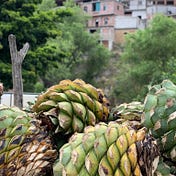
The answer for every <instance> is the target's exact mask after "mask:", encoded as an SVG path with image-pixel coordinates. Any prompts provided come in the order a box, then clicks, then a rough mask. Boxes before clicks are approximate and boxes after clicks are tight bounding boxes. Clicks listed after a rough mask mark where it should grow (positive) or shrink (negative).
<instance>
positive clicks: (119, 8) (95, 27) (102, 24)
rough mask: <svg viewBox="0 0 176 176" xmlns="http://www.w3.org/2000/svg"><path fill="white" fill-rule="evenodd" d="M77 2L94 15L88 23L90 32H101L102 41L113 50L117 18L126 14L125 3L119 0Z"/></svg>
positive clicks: (85, 0)
mask: <svg viewBox="0 0 176 176" xmlns="http://www.w3.org/2000/svg"><path fill="white" fill-rule="evenodd" d="M77 3H78V4H79V5H80V7H81V8H82V9H83V10H84V11H85V12H86V13H88V14H89V15H90V16H91V17H92V18H91V19H90V20H89V21H88V24H87V27H88V30H89V31H90V33H94V32H99V34H100V42H101V43H103V44H104V45H105V46H107V47H108V48H109V49H110V50H111V49H112V47H113V42H114V33H115V31H114V30H115V29H114V25H115V18H116V16H119V15H120V16H122V15H124V6H123V4H122V3H120V2H118V1H117V0H97V1H95V0H82V1H79V2H77Z"/></svg>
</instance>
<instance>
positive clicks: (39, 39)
mask: <svg viewBox="0 0 176 176" xmlns="http://www.w3.org/2000/svg"><path fill="white" fill-rule="evenodd" d="M45 2H46V1H44V2H43V3H44V4H45ZM53 2H54V0H53ZM40 3H41V0H29V1H22V0H16V1H11V0H7V1H2V2H1V4H0V11H1V14H0V39H1V44H0V58H1V59H0V63H1V64H10V63H11V59H10V52H9V44H8V36H9V34H11V33H12V34H14V35H15V36H16V38H17V46H18V49H21V48H22V46H23V44H24V43H26V42H28V43H29V44H30V51H29V52H28V53H27V56H26V57H25V59H24V62H23V65H22V67H23V80H24V91H29V90H30V91H32V90H33V86H32V85H33V84H35V82H36V81H37V79H36V78H37V77H38V72H39V73H42V74H43V73H45V72H46V71H47V70H46V69H43V68H46V66H47V65H48V62H50V56H51V54H52V53H50V52H48V49H46V50H45V48H47V47H48V46H47V45H46V42H47V40H48V38H55V37H57V36H59V35H60V32H59V30H58V29H57V28H56V25H55V24H56V23H58V22H60V21H61V18H60V17H63V16H65V15H70V12H68V11H67V12H66V10H62V11H59V10H58V9H57V8H54V9H49V8H48V10H46V11H44V10H43V9H42V7H43V6H44V5H42V4H40ZM51 4H53V3H51ZM37 5H40V8H41V10H40V8H39V7H38V6H37ZM45 45H46V46H45ZM49 51H50V50H49ZM41 52H42V54H41ZM43 55H44V56H45V57H43ZM48 55H49V56H48ZM43 58H44V59H45V60H43ZM48 58H49V59H48ZM8 66H9V65H8ZM4 69H5V71H4ZM9 69H10V67H8V68H7V67H3V71H1V70H2V69H1V70H0V75H1V78H0V79H1V81H2V82H3V83H4V86H5V87H6V88H7V89H9V88H12V81H11V80H12V77H11V75H9V74H8V70H9ZM42 70H44V71H42ZM36 74H37V75H36ZM7 78H8V79H7Z"/></svg>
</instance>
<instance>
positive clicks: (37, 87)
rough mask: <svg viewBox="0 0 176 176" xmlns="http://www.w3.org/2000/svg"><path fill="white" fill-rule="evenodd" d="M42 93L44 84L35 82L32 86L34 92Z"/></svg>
mask: <svg viewBox="0 0 176 176" xmlns="http://www.w3.org/2000/svg"><path fill="white" fill-rule="evenodd" d="M42 91H44V84H43V82H36V83H35V85H34V92H36V93H41V92H42Z"/></svg>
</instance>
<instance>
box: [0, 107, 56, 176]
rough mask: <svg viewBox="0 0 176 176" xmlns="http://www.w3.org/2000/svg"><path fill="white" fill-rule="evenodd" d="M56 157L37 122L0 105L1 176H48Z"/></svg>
mask: <svg viewBox="0 0 176 176" xmlns="http://www.w3.org/2000/svg"><path fill="white" fill-rule="evenodd" d="M56 157H57V152H56V150H54V149H53V145H52V141H51V139H50V137H49V136H48V134H47V132H46V131H45V129H44V128H41V127H40V122H39V121H38V120H36V119H33V118H31V117H30V115H28V114H27V113H26V112H24V111H22V110H20V109H18V108H17V107H7V106H4V105H0V176H12V175H13V176H41V175H42V176H45V175H47V176H50V175H52V163H53V162H54V161H55V159H56Z"/></svg>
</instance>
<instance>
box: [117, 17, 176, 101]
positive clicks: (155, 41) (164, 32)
mask: <svg viewBox="0 0 176 176" xmlns="http://www.w3.org/2000/svg"><path fill="white" fill-rule="evenodd" d="M175 38H176V21H175V20H174V19H172V18H169V17H167V16H164V15H157V16H155V17H154V18H153V20H152V21H151V23H150V24H149V26H148V27H147V28H146V29H145V30H138V31H137V32H136V33H135V34H128V35H127V38H126V44H125V47H124V51H123V54H122V55H121V59H120V61H119V69H120V71H119V74H118V78H117V87H116V88H115V91H116V95H117V98H119V100H121V101H132V100H142V99H143V97H144V95H145V94H146V92H147V89H148V86H149V85H151V84H157V83H159V82H161V81H162V80H163V79H172V81H176V79H175V78H176V77H175V73H176V72H175V69H174V65H172V64H173V63H175V61H176V50H175V46H176V40H175ZM173 79H174V80H173Z"/></svg>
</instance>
